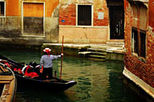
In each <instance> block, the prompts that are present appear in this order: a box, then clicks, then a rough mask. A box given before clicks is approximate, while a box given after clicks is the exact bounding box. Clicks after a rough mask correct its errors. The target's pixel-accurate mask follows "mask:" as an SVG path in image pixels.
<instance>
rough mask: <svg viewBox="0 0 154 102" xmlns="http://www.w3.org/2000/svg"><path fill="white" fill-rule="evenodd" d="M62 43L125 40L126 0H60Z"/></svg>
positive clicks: (60, 34)
mask: <svg viewBox="0 0 154 102" xmlns="http://www.w3.org/2000/svg"><path fill="white" fill-rule="evenodd" d="M59 3H60V9H59V36H60V37H59V40H61V36H65V41H66V42H68V43H106V42H109V41H123V39H124V29H123V28H124V11H123V10H124V9H123V0H116V1H115V0H60V2H59Z"/></svg>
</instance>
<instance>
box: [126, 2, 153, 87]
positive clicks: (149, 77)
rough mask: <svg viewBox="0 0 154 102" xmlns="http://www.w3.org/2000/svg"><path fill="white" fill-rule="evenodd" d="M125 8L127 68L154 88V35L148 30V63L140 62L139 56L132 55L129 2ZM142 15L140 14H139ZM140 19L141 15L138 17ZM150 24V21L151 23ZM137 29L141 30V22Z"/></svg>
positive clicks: (131, 25) (131, 14) (131, 10)
mask: <svg viewBox="0 0 154 102" xmlns="http://www.w3.org/2000/svg"><path fill="white" fill-rule="evenodd" d="M124 8H125V48H126V55H125V58H124V62H125V66H126V68H127V69H128V70H129V71H131V72H132V73H134V74H135V75H136V76H138V77H139V78H141V79H142V80H143V81H145V82H146V83H147V84H149V85H150V86H152V87H154V33H153V32H152V30H150V29H149V30H148V31H147V33H146V36H147V37H146V59H145V60H146V62H142V61H140V60H139V58H138V57H137V56H133V55H132V53H131V32H132V27H133V23H132V22H133V20H134V19H133V9H132V7H131V5H130V4H129V2H128V1H127V0H125V1H124ZM137 14H140V13H137ZM138 17H140V15H138ZM149 22H150V21H149ZM137 23H138V24H137V28H138V29H140V25H139V24H140V23H141V22H140V21H139V20H138V22H137Z"/></svg>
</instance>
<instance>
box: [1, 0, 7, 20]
mask: <svg viewBox="0 0 154 102" xmlns="http://www.w3.org/2000/svg"><path fill="white" fill-rule="evenodd" d="M0 2H4V15H3V16H1V15H0V17H5V16H6V1H5V0H0Z"/></svg>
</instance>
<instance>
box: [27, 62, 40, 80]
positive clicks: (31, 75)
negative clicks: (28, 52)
mask: <svg viewBox="0 0 154 102" xmlns="http://www.w3.org/2000/svg"><path fill="white" fill-rule="evenodd" d="M29 69H31V67H30V66H29V65H28V66H27V68H26V71H25V73H24V76H26V77H30V78H36V77H39V75H38V74H37V73H36V72H28V70H29Z"/></svg>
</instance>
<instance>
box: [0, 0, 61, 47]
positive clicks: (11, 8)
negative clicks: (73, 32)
mask: <svg viewBox="0 0 154 102" xmlns="http://www.w3.org/2000/svg"><path fill="white" fill-rule="evenodd" d="M58 4H59V0H0V25H1V26H0V39H1V42H3V43H4V42H6V43H10V42H11V43H14V44H32V45H35V44H41V43H43V42H48V41H50V42H51V41H52V42H57V41H58V38H57V35H58V12H59V11H58V9H57V8H58ZM52 38H53V40H51V39H52Z"/></svg>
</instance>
